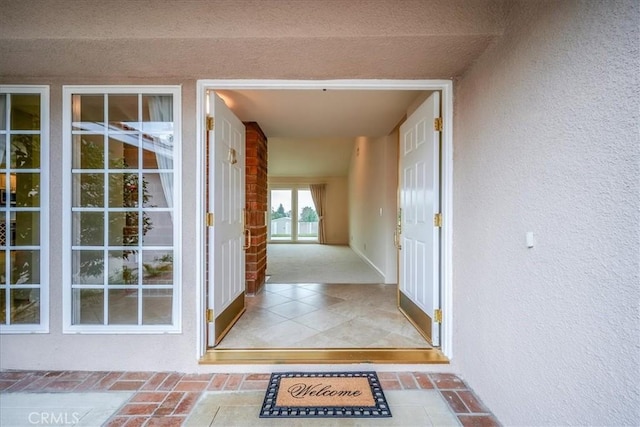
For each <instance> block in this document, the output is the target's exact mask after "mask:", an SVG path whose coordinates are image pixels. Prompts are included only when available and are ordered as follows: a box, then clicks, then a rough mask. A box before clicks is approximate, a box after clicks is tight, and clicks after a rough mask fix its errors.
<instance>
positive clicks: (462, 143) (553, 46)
mask: <svg viewBox="0 0 640 427" xmlns="http://www.w3.org/2000/svg"><path fill="white" fill-rule="evenodd" d="M638 5H639V4H638V2H636V1H628V2H620V1H606V2H605V1H582V2H576V1H564V2H538V1H536V2H519V3H516V4H514V5H512V6H511V11H510V15H509V21H508V26H507V31H506V33H505V35H504V37H503V38H502V40H501V41H499V42H498V43H497V44H496V45H494V46H493V47H492V48H491V49H490V50H489V51H487V52H486V53H485V54H484V55H483V56H482V57H481V58H480V60H479V61H478V62H477V63H476V64H475V65H474V66H473V67H472V68H471V69H470V71H469V72H467V73H466V74H465V75H464V76H463V78H462V79H461V80H460V81H459V82H458V83H457V84H456V88H457V90H456V93H455V124H454V126H455V128H454V147H455V154H454V165H455V166H454V167H455V172H454V182H455V193H454V210H455V213H456V214H455V219H454V264H453V265H454V304H455V316H456V317H455V325H456V326H455V331H454V334H455V335H454V345H455V354H456V365H457V366H459V370H460V374H461V375H462V376H463V377H464V379H465V380H466V381H467V382H468V383H469V385H470V386H471V387H472V388H474V389H475V391H476V392H477V393H478V394H479V395H480V396H481V397H482V399H483V400H484V401H485V403H487V404H488V406H489V407H490V408H491V409H492V410H493V411H494V412H495V414H496V415H497V416H498V418H499V419H500V421H501V422H503V423H504V424H505V425H637V424H638V422H639V421H640V415H639V411H640V399H639V397H638V390H639V389H638V384H639V383H640V378H639V372H640V366H639V354H638V349H639V337H640V331H639V319H638V314H639V310H638V302H639V300H640V298H639V288H640V286H639V285H638V284H639V283H640V279H639V265H638V263H639V256H638V255H639V250H638V247H639V241H640V237H639V224H640V219H639V212H640V203H639V199H640V198H639V183H640V173H639V150H640V148H639V147H640V144H639V138H638V135H639V129H638V112H639V111H640V110H639V108H640V106H639V99H640V96H639V91H638V71H639V70H640V67H639V61H638V22H639V13H638V9H639V7H638ZM527 231H532V232H534V233H535V240H536V243H535V247H533V248H531V249H528V248H527V247H526V245H525V233H526V232H527Z"/></svg>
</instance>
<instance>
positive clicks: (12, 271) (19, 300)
mask: <svg viewBox="0 0 640 427" xmlns="http://www.w3.org/2000/svg"><path fill="white" fill-rule="evenodd" d="M47 109H48V88H45V87H20V88H18V87H10V86H0V331H2V332H3V333H15V332H17V333H19V332H46V331H47V329H48V322H47V320H48V319H47V317H48V314H47V313H48V306H47V297H48V288H47V276H48V274H47V271H46V269H47V257H48V255H47V246H48V245H47V242H46V241H45V240H46V239H45V238H46V234H47V232H46V229H45V221H46V220H47V218H46V214H47V212H48V209H47V206H46V200H47V199H46V194H45V193H44V192H45V191H46V188H47V180H46V179H47V173H46V170H44V169H43V166H44V164H45V162H46V160H47V157H48V156H47V146H46V141H47V138H48V129H47V124H48V113H47Z"/></svg>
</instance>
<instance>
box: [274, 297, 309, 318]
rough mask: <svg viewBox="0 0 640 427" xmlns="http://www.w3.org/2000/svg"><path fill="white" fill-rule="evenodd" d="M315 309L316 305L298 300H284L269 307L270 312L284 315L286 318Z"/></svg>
mask: <svg viewBox="0 0 640 427" xmlns="http://www.w3.org/2000/svg"><path fill="white" fill-rule="evenodd" d="M317 309H318V307H314V306H313V305H309V304H305V303H303V302H299V301H291V302H285V303H284V304H279V305H276V306H274V307H269V311H270V312H272V313H276V314H278V315H280V316H283V317H286V318H287V319H295V318H296V317H299V316H304V315H305V314H307V313H311V312H312V311H316V310H317Z"/></svg>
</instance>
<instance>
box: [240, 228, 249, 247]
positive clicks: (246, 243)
mask: <svg viewBox="0 0 640 427" xmlns="http://www.w3.org/2000/svg"><path fill="white" fill-rule="evenodd" d="M250 247H251V229H250V228H245V229H244V245H243V246H242V249H244V250H245V251H246V250H247V249H249V248H250Z"/></svg>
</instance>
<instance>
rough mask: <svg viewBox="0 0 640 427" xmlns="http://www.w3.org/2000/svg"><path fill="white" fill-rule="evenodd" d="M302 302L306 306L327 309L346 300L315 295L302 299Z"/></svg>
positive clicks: (320, 294)
mask: <svg viewBox="0 0 640 427" xmlns="http://www.w3.org/2000/svg"><path fill="white" fill-rule="evenodd" d="M300 301H301V302H303V303H305V304H311V305H313V306H315V307H322V308H326V307H330V306H332V305H333V304H337V303H340V302H344V301H345V300H344V299H342V298H337V297H332V296H331V295H326V294H322V293H316V294H315V295H311V296H308V297H304V298H301V299H300Z"/></svg>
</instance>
